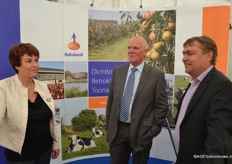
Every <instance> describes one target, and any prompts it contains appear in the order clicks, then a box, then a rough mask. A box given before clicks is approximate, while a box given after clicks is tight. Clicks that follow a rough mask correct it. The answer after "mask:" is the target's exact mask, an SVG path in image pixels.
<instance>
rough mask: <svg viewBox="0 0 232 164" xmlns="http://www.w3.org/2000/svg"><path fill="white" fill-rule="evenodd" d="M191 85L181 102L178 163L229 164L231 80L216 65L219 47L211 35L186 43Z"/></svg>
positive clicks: (186, 58) (185, 50)
mask: <svg viewBox="0 0 232 164" xmlns="http://www.w3.org/2000/svg"><path fill="white" fill-rule="evenodd" d="M183 46H184V49H183V58H182V60H183V63H184V66H185V72H186V73H188V74H189V75H191V79H190V84H189V86H188V88H187V90H186V92H185V94H184V96H183V97H182V98H181V99H180V101H179V104H178V109H179V111H178V117H177V123H176V128H175V134H174V141H175V145H176V148H177V150H178V156H177V160H176V164H229V163H230V162H231V158H232V156H231V155H232V154H231V153H232V83H231V81H230V80H229V79H228V78H227V77H226V76H225V75H223V74H222V73H221V72H219V71H218V70H217V69H216V68H215V64H216V59H217V46H216V44H215V42H214V41H213V40H212V39H211V38H209V37H208V36H196V37H192V38H189V39H187V40H186V41H185V43H184V45H183Z"/></svg>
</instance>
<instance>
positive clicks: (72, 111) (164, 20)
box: [0, 0, 230, 164]
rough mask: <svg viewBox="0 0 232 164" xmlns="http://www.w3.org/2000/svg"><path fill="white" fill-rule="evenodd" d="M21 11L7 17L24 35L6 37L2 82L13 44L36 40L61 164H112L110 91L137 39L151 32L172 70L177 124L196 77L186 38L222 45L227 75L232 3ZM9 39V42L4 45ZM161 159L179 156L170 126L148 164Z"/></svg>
mask: <svg viewBox="0 0 232 164" xmlns="http://www.w3.org/2000/svg"><path fill="white" fill-rule="evenodd" d="M4 1H5V4H4V5H7V4H8V5H9V3H10V1H9V2H8V1H7V0H4ZM11 1H13V0H11ZM0 6H2V5H1V4H0ZM18 8H19V10H18V11H17V12H18V13H17V14H16V15H18V17H17V16H16V17H13V18H11V17H12V16H11V15H10V13H9V14H7V16H8V17H9V18H11V20H12V21H13V20H15V22H19V24H20V26H19V25H18V26H15V29H14V30H13V31H14V32H15V33H17V35H16V36H17V37H15V38H18V39H16V40H15V38H14V39H12V38H7V37H8V36H7V35H4V36H3V38H0V43H1V45H3V48H1V61H0V62H1V64H0V70H1V77H0V79H3V78H5V77H7V76H3V75H2V72H5V73H6V74H8V75H9V76H10V75H12V73H11V72H8V70H7V69H6V68H7V67H9V66H7V67H6V66H4V64H5V63H8V51H9V48H10V45H13V44H17V43H19V42H24V43H27V42H30V43H32V44H33V45H35V46H36V47H37V48H38V49H39V51H40V62H39V64H40V70H39V74H38V76H37V79H39V80H41V81H43V82H44V83H46V84H47V86H48V88H49V90H50V92H51V94H52V97H53V98H54V99H55V105H56V111H57V115H56V122H57V129H58V133H59V136H60V145H61V154H60V156H59V158H58V159H56V160H51V163H54V164H57V163H75V162H78V163H80V164H81V163H85V162H87V163H97V162H98V161H99V160H101V163H102V164H103V163H109V146H108V143H107V142H106V131H105V119H106V115H105V113H106V111H105V108H106V102H107V96H108V93H109V85H110V81H111V75H112V71H113V68H114V67H115V66H117V65H120V64H123V63H127V62H128V61H127V43H128V41H129V39H130V38H131V37H132V36H135V35H142V36H144V37H145V39H146V40H147V42H148V44H149V51H148V53H147V55H146V58H145V62H146V63H147V64H148V65H151V66H153V67H157V68H159V69H160V70H162V71H163V72H164V73H165V79H166V91H167V95H168V103H169V115H168V120H169V123H170V125H171V127H173V128H174V126H175V125H174V118H175V115H176V105H177V103H178V99H179V97H180V95H181V94H182V93H183V91H184V88H185V87H186V85H187V83H188V78H189V77H188V75H187V74H185V72H184V66H183V64H182V50H183V46H182V45H183V43H184V41H185V40H186V39H188V38H190V37H192V36H200V35H208V36H210V37H212V38H213V39H215V41H216V43H217V45H218V50H219V51H218V52H219V53H218V62H217V65H216V67H217V68H218V69H219V70H221V71H222V72H223V73H224V74H226V73H227V64H228V63H227V59H228V47H229V46H228V43H229V18H230V5H229V3H221V4H217V5H207V6H206V5H204V6H202V5H197V6H178V7H171V8H165V9H159V8H156V7H152V6H151V8H149V9H136V10H120V9H111V10H109V9H96V8H87V7H83V6H82V7H81V6H76V5H68V4H62V3H55V2H49V1H44V0H41V1H31V0H21V1H20V3H19V4H18ZM0 9H1V8H0ZM7 13H8V12H7ZM4 14H5V13H4V11H2V10H0V15H1V17H0V22H1V24H2V22H5V20H6V18H5V17H3V16H2V15H4ZM19 16H20V17H19ZM9 18H7V19H9ZM0 32H1V33H4V34H10V33H11V28H4V26H2V27H0ZM0 37H1V36H0ZM6 38H7V39H8V40H9V42H10V44H7V45H4V44H2V43H4V41H5V40H3V39H6ZM8 65H9V64H8ZM2 156H3V155H2ZM2 156H0V158H1V159H2V158H3V157H2ZM154 160H160V161H163V162H167V163H171V162H172V161H175V153H174V150H173V148H172V143H171V140H170V136H169V134H168V132H167V128H165V127H164V128H163V130H162V132H161V134H160V135H159V136H158V137H156V138H154V140H153V146H152V149H151V153H150V159H149V161H150V162H152V161H153V162H154ZM0 163H1V162H0Z"/></svg>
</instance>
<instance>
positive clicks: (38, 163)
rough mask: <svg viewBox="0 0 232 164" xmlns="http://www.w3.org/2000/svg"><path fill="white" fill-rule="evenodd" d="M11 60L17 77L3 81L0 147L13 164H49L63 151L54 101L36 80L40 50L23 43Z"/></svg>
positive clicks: (43, 86)
mask: <svg viewBox="0 0 232 164" xmlns="http://www.w3.org/2000/svg"><path fill="white" fill-rule="evenodd" d="M9 61H10V63H11V65H12V67H13V68H14V70H15V71H16V75H14V76H12V77H9V78H6V79H3V80H1V81H0V145H1V146H3V147H4V153H5V156H6V159H7V162H8V163H9V164H22V163H23V164H32V163H33V164H49V163H50V159H51V156H52V158H53V159H55V158H57V157H58V155H59V153H60V149H59V145H58V138H57V134H56V131H55V118H54V115H55V105H54V101H53V99H52V97H51V95H50V92H49V90H48V88H47V86H46V84H44V83H42V82H40V81H38V80H36V79H34V78H35V76H36V75H37V74H38V70H39V63H38V62H39V51H38V49H37V48H36V47H35V46H33V45H32V44H30V43H25V44H24V43H20V44H18V45H14V46H13V47H12V48H11V49H10V52H9Z"/></svg>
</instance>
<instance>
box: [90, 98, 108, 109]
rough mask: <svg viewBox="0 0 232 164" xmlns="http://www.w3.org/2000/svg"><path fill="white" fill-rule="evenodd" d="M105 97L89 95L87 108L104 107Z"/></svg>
mask: <svg viewBox="0 0 232 164" xmlns="http://www.w3.org/2000/svg"><path fill="white" fill-rule="evenodd" d="M106 104H107V97H89V108H90V109H92V108H106Z"/></svg>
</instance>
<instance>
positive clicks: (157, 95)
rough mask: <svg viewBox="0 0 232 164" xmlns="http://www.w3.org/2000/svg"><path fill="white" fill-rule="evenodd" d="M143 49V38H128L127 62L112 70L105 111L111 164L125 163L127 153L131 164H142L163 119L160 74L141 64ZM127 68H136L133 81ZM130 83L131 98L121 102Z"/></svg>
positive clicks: (164, 97) (164, 107) (164, 104)
mask: <svg viewBox="0 0 232 164" xmlns="http://www.w3.org/2000/svg"><path fill="white" fill-rule="evenodd" d="M147 48H148V45H147V42H146V40H145V39H144V38H143V37H141V36H136V37H133V38H131V39H130V41H129V43H128V60H129V63H128V64H123V65H120V66H117V67H115V68H114V70H113V75H112V79H111V84H110V91H109V96H108V102H107V108H106V131H107V142H109V144H110V159H111V164H128V162H129V158H130V154H131V153H132V160H133V164H146V163H147V161H148V159H149V154H150V149H151V146H152V140H153V138H154V137H156V136H157V135H158V134H159V133H160V131H161V123H162V122H163V121H164V120H165V118H166V117H167V113H168V103H167V95H166V90H165V77H164V73H163V72H161V71H160V70H158V69H156V68H153V67H151V66H148V65H146V64H145V62H144V57H145V56H146V53H147ZM131 68H136V69H135V71H134V80H131V79H130V77H129V76H130V74H131V73H132V70H133V69H131ZM128 79H129V81H128ZM132 81H133V86H134V87H133V89H132V93H131V96H132V97H131V98H129V99H126V100H125V97H127V96H126V95H127V93H125V92H130V91H127V83H131V82H132ZM128 102H130V103H129V104H127V103H128ZM125 103H126V104H125ZM125 106H128V109H127V112H126V113H127V114H126V117H124V116H123V112H124V110H125V109H124V107H125ZM124 114H125V113H124Z"/></svg>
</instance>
